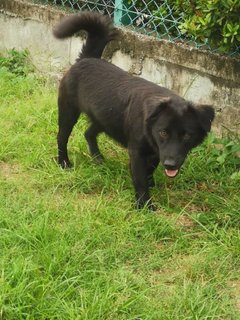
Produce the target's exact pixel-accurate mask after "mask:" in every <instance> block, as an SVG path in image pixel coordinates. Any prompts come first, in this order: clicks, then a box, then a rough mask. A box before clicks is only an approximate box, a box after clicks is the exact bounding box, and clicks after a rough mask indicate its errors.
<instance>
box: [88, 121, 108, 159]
mask: <svg viewBox="0 0 240 320" xmlns="http://www.w3.org/2000/svg"><path fill="white" fill-rule="evenodd" d="M100 132H102V129H101V127H100V126H99V125H98V124H97V123H96V122H92V124H91V125H90V127H89V128H88V129H87V130H86V132H85V138H86V140H87V143H88V147H89V152H90V154H91V156H92V157H93V159H94V160H96V161H97V162H99V163H101V162H102V161H103V159H104V158H103V155H102V154H101V152H100V150H99V148H98V144H97V136H98V134H99V133H100Z"/></svg>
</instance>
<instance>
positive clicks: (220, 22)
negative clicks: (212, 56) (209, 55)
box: [174, 0, 240, 52]
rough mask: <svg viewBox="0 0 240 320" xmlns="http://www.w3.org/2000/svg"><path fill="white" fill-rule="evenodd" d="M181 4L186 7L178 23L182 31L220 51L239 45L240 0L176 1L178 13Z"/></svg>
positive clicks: (175, 6) (181, 6)
mask: <svg viewBox="0 0 240 320" xmlns="http://www.w3.org/2000/svg"><path fill="white" fill-rule="evenodd" d="M193 2H194V3H195V4H193ZM183 6H184V7H188V8H189V9H188V12H187V13H185V14H184V16H183V22H182V23H181V24H180V30H181V32H182V33H184V34H186V35H188V36H193V37H194V39H195V40H197V41H198V42H204V43H205V42H208V43H209V45H210V46H211V47H213V48H218V49H219V50H220V51H223V52H230V51H234V50H236V48H237V47H239V46H240V0H197V1H191V0H179V1H177V2H176V4H175V5H174V8H175V10H176V11H177V12H178V13H180V12H181V11H182V9H183Z"/></svg>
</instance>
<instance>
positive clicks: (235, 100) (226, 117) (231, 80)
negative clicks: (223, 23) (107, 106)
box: [0, 0, 240, 132]
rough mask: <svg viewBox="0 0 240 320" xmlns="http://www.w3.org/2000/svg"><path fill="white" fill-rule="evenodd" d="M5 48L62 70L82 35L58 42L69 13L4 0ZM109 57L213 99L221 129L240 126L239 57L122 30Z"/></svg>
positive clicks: (1, 33) (0, 46)
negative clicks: (55, 32)
mask: <svg viewBox="0 0 240 320" xmlns="http://www.w3.org/2000/svg"><path fill="white" fill-rule="evenodd" d="M0 10H1V12H0V39H1V41H0V51H5V50H7V49H11V48H16V49H24V48H28V49H29V51H30V54H31V58H32V61H33V63H34V64H35V66H36V68H37V69H38V70H39V71H41V72H44V73H47V74H49V75H50V76H51V75H54V76H56V75H61V73H62V72H63V71H64V70H65V69H67V68H68V67H69V65H70V64H71V63H73V62H74V60H75V59H76V57H77V55H78V52H79V51H80V50H81V46H82V44H83V39H82V38H80V37H78V38H77V37H73V38H72V39H68V40H64V41H59V40H56V39H55V38H54V37H53V36H52V27H53V26H54V25H55V24H56V23H57V22H58V21H59V20H60V18H61V17H62V16H63V15H64V13H63V12H62V11H59V10H56V9H53V8H51V7H49V6H39V5H34V4H32V3H29V2H25V1H21V0H11V1H9V0H1V2H0ZM104 57H105V59H107V60H109V61H111V62H112V63H114V64H116V65H118V66H119V67H121V68H123V69H125V70H127V71H129V72H130V73H132V74H134V75H137V76H141V77H144V78H146V79H148V80H150V81H153V82H155V83H157V84H159V85H162V86H165V87H167V88H170V89H172V90H174V91H176V92H177V93H178V94H180V95H181V96H184V97H185V98H186V99H189V100H191V101H194V102H197V103H208V104H213V105H214V107H215V109H216V110H217V111H218V116H217V119H216V121H215V129H216V131H221V129H222V128H224V127H227V128H228V129H229V130H232V131H235V132H236V131H240V61H239V60H236V59H231V58H228V57H220V56H218V55H214V54H211V53H209V52H204V51H199V50H197V49H194V48H189V47H187V46H183V45H176V44H173V43H169V42H166V41H164V40H162V41H159V40H156V39H155V38H152V37H146V36H143V35H140V34H136V33H133V32H131V31H129V30H127V29H121V37H120V39H119V41H115V42H113V43H111V44H110V45H109V46H108V47H107V49H106V50H105V53H104Z"/></svg>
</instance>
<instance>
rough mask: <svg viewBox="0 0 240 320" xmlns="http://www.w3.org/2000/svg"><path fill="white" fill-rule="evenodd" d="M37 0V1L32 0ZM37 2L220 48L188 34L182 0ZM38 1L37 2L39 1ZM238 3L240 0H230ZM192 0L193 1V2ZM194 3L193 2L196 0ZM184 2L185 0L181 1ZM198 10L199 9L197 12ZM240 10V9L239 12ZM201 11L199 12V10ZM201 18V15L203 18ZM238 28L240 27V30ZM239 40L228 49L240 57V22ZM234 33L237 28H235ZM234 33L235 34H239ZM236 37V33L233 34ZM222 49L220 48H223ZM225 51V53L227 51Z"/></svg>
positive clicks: (200, 45)
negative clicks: (104, 17) (98, 13)
mask: <svg viewBox="0 0 240 320" xmlns="http://www.w3.org/2000/svg"><path fill="white" fill-rule="evenodd" d="M32 1H34V0H32ZM36 1H37V2H38V3H39V2H41V3H44V4H49V5H58V6H62V7H64V8H65V9H67V10H70V11H83V10H90V11H98V12H100V13H102V14H108V15H109V16H110V17H111V18H112V19H113V21H114V23H115V25H118V26H122V25H124V26H128V27H129V28H131V29H132V30H134V31H137V32H141V33H143V34H146V35H153V36H156V37H157V38H159V39H166V40H169V41H172V42H183V43H186V44H188V45H191V46H194V47H196V48H202V49H207V50H211V51H212V52H219V51H221V50H219V47H215V46H212V45H210V43H209V39H208V38H205V37H203V39H201V41H199V39H197V40H196V37H194V36H193V35H191V34H187V33H186V30H184V29H185V28H186V27H184V25H185V24H186V23H185V19H184V17H185V14H186V12H187V8H185V9H186V10H184V7H182V10H181V9H180V10H179V9H178V10H176V3H178V2H181V0H180V1H179V0H174V1H173V0H141V1H140V0H36ZM36 1H35V2H36ZM230 1H237V2H239V9H240V0H230ZM191 2H192V1H190V3H191ZM193 2H194V1H193ZM182 3H183V1H182ZM196 12H197V11H196ZM239 12H240V11H239ZM197 14H198V13H197ZM200 18H201V17H200ZM203 23H204V22H203ZM238 27H239V30H238ZM236 30H237V31H236V32H237V36H238V37H239V41H238V44H237V45H234V47H231V48H230V49H229V50H227V54H228V55H230V56H235V57H237V58H239V57H240V21H239V26H237V27H236ZM234 32H235V31H234ZM236 32H235V33H236ZM232 37H233V36H232ZM220 49H221V48H220ZM225 53H226V52H225Z"/></svg>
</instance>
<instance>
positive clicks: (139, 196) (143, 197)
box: [129, 150, 154, 210]
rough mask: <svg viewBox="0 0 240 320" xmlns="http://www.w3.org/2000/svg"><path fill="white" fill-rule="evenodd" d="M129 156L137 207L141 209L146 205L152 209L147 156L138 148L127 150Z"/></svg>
mask: <svg viewBox="0 0 240 320" xmlns="http://www.w3.org/2000/svg"><path fill="white" fill-rule="evenodd" d="M129 156H130V170H131V175H132V180H133V185H134V188H135V194H136V201H137V208H138V209H141V208H143V207H144V206H145V205H147V207H148V208H149V209H151V210H154V206H153V204H152V203H151V199H150V195H149V183H148V166H147V158H146V156H144V155H142V154H141V153H140V152H139V150H129Z"/></svg>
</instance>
